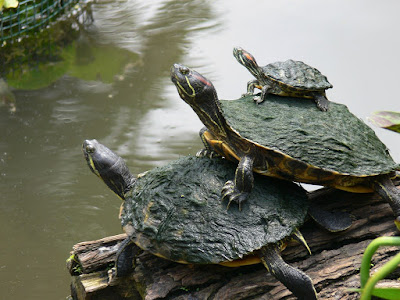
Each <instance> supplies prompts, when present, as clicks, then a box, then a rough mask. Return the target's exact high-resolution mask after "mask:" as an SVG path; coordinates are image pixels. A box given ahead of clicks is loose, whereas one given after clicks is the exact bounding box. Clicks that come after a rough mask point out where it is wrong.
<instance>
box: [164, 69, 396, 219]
mask: <svg viewBox="0 0 400 300" xmlns="http://www.w3.org/2000/svg"><path fill="white" fill-rule="evenodd" d="M171 79H172V81H173V83H174V84H175V85H176V87H177V90H178V93H179V95H180V97H181V98H182V99H183V100H184V101H185V102H186V103H188V104H189V105H190V106H191V107H192V109H193V110H194V111H195V112H196V114H197V115H198V117H199V118H200V120H201V121H202V122H203V124H204V125H205V126H206V128H205V129H202V131H201V132H200V134H201V138H202V140H203V142H204V144H205V146H206V149H208V150H214V151H216V152H217V153H218V154H220V155H222V156H224V157H226V158H228V159H231V160H237V161H239V164H238V167H237V169H236V173H235V180H234V181H232V180H229V181H228V182H227V183H226V184H225V186H224V188H223V190H222V192H223V198H228V199H229V201H235V202H237V203H239V204H240V203H241V202H242V201H244V200H246V198H247V197H248V195H249V193H250V191H251V190H252V187H253V170H254V171H255V172H257V173H261V174H263V175H267V176H272V177H277V178H281V179H286V180H293V181H297V182H304V183H310V184H317V185H324V186H329V187H334V188H337V189H341V190H345V191H350V192H357V193H364V192H373V191H376V192H378V194H379V195H380V196H382V197H383V198H384V199H386V200H387V202H389V204H390V205H391V207H392V209H393V211H394V214H395V216H396V218H399V216H400V192H399V191H398V190H397V189H396V187H395V186H394V184H393V182H392V181H391V179H390V177H391V176H393V175H394V173H395V170H398V169H399V165H398V164H396V163H395V162H394V161H393V159H392V158H391V156H390V155H389V152H388V149H387V148H386V146H385V145H384V144H383V143H382V142H381V141H380V140H379V139H378V137H377V136H376V135H375V133H374V131H373V130H372V129H371V128H370V127H368V126H367V125H366V124H365V123H364V122H362V121H361V120H360V119H358V118H357V117H355V116H354V115H353V114H352V113H350V112H349V110H348V109H347V107H346V106H345V105H342V104H338V103H331V108H330V109H329V111H327V112H325V113H323V114H321V113H320V112H319V111H318V110H313V109H310V106H313V105H314V104H313V103H310V102H308V101H304V100H301V99H298V98H290V97H279V96H274V95H271V96H270V99H269V101H265V102H263V103H261V104H260V105H257V106H255V105H253V96H248V97H246V98H241V99H238V100H218V97H217V93H216V90H215V88H214V86H213V84H212V83H211V82H210V81H209V80H207V79H206V78H205V77H203V76H202V75H200V74H199V73H198V72H196V71H194V70H191V69H189V68H187V67H185V66H182V65H179V64H175V65H174V66H173V67H172V69H171ZM398 221H400V218H399V219H398Z"/></svg>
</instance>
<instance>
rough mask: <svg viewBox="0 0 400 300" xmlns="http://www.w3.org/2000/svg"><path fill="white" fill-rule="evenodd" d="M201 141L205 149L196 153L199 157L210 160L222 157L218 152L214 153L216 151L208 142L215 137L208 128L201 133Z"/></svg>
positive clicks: (204, 128)
mask: <svg viewBox="0 0 400 300" xmlns="http://www.w3.org/2000/svg"><path fill="white" fill-rule="evenodd" d="M199 135H200V139H201V141H202V142H203V145H204V148H203V149H201V150H199V151H198V152H197V153H196V156H197V157H204V156H206V157H209V158H213V157H218V156H221V155H219V154H218V153H217V152H215V151H214V149H213V148H212V147H211V146H210V144H209V143H208V141H210V140H211V139H212V138H213V137H212V134H211V132H210V131H208V129H207V127H203V128H202V129H201V130H200V132H199Z"/></svg>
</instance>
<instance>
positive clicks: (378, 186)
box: [373, 175, 400, 231]
mask: <svg viewBox="0 0 400 300" xmlns="http://www.w3.org/2000/svg"><path fill="white" fill-rule="evenodd" d="M373 187H374V190H375V192H376V193H377V194H378V195H379V196H381V197H382V199H384V200H386V201H387V202H388V203H389V205H390V207H391V208H392V210H393V213H394V215H395V217H396V219H395V222H394V223H395V224H396V227H397V229H398V230H399V231H400V190H399V189H397V188H396V186H395V185H394V184H393V181H392V180H391V179H390V177H389V175H386V176H382V177H380V178H379V179H378V180H375V181H374V183H373Z"/></svg>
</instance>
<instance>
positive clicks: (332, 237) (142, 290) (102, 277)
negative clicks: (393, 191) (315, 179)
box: [68, 189, 400, 300]
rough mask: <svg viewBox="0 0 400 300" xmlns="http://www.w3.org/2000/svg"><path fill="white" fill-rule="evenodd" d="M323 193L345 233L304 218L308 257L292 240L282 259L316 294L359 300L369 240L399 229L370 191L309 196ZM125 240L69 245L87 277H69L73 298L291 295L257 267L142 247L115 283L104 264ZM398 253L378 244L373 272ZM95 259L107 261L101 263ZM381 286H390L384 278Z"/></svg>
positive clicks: (191, 299) (111, 299) (395, 275)
mask: <svg viewBox="0 0 400 300" xmlns="http://www.w3.org/2000/svg"><path fill="white" fill-rule="evenodd" d="M321 193H322V194H324V195H325V197H324V199H320V200H318V202H319V203H320V204H321V206H323V207H324V208H326V209H329V210H341V211H342V210H343V211H346V212H348V213H350V214H351V215H352V218H353V224H352V226H351V227H350V228H349V229H348V230H346V231H344V232H338V233H329V232H327V231H326V230H324V229H322V228H319V227H318V226H317V225H316V224H315V223H314V222H313V221H312V220H310V221H308V222H307V223H306V224H305V225H304V226H303V227H302V228H301V231H302V233H303V235H304V237H305V239H306V240H307V242H308V244H309V246H310V248H311V251H312V255H311V256H310V255H309V254H308V253H307V251H306V250H305V249H304V247H302V246H301V245H298V244H295V243H291V244H289V245H288V247H287V248H286V249H285V250H284V251H283V253H282V256H283V258H284V259H285V260H286V261H287V262H289V263H290V264H291V265H293V266H295V267H298V268H300V269H301V270H303V271H304V272H306V273H307V274H308V275H309V276H310V277H311V278H312V280H313V283H314V285H315V287H316V290H317V292H318V296H319V298H320V299H358V298H359V294H357V293H355V292H350V291H349V289H350V288H358V287H359V286H360V277H359V269H360V264H361V257H362V255H363V253H364V250H365V248H366V246H367V245H368V244H369V243H370V242H371V241H372V240H373V239H374V238H376V237H378V236H393V235H395V234H397V230H396V227H395V225H394V223H393V220H394V217H393V213H392V211H391V209H390V207H389V205H388V204H387V203H384V202H383V201H382V200H381V199H380V198H379V197H378V196H376V195H374V194H353V193H346V192H343V191H338V190H329V189H324V190H322V191H316V192H314V193H312V195H311V196H315V195H318V194H321ZM315 201H317V200H315ZM124 238H125V235H118V236H114V237H108V238H105V239H102V240H99V241H92V242H85V243H80V244H77V245H75V246H74V248H73V251H72V252H71V254H72V255H74V257H77V259H76V260H77V261H79V262H81V263H82V262H83V263H84V264H85V266H84V267H82V270H85V272H86V273H88V274H82V275H79V276H73V280H72V284H71V290H72V292H71V293H72V297H73V299H77V300H88V299H109V300H114V299H118V300H119V299H125V300H126V299H128V300H131V299H135V300H136V299H146V300H152V299H175V300H194V299H210V300H211V299H212V300H217V299H295V298H294V297H293V295H292V294H291V293H290V291H288V290H287V289H286V287H285V286H283V285H282V284H281V283H280V282H278V281H277V280H276V279H275V278H274V277H273V276H272V275H270V274H269V273H268V272H267V271H266V269H265V268H264V267H263V266H262V265H261V264H260V265H253V266H246V267H239V268H228V267H223V266H219V265H182V264H178V263H174V262H170V261H167V260H164V259H161V258H158V257H155V256H153V255H151V254H149V253H146V252H143V253H142V254H141V255H139V256H138V257H137V259H136V268H135V270H134V271H133V273H132V274H131V275H130V276H128V277H126V278H122V279H116V280H115V277H113V271H112V270H110V269H109V266H110V262H112V261H113V256H114V255H115V249H117V248H118V245H119V243H120V242H121V241H122V240H123V239H124ZM99 245H101V246H99ZM105 247H109V249H110V253H111V254H109V255H108V254H107V255H105V254H104V253H101V254H100V253H99V252H101V251H100V249H102V250H103V252H104V251H105V249H106V248H105ZM83 249H85V250H83ZM92 251H93V252H94V253H91V252H92ZM397 252H398V249H397V248H396V247H386V248H382V249H379V251H378V252H377V253H376V254H375V255H374V257H373V264H374V267H373V268H372V272H374V271H375V270H376V269H378V268H380V267H381V266H382V265H383V264H384V263H386V262H387V261H389V260H390V258H392V257H393V256H394V255H395V254H396V253H397ZM100 257H107V259H104V260H103V259H101V260H100V259H99V258H100ZM100 261H101V262H102V263H101V264H103V270H102V271H97V272H95V273H91V272H92V271H91V270H101V267H100V263H99V262H100ZM92 264H93V266H92ZM68 267H69V270H70V273H71V274H76V272H75V273H74V272H73V271H71V268H75V269H76V266H75V267H74V266H73V264H69V265H68ZM399 276H400V272H399V271H396V272H395V273H393V275H392V276H391V278H392V279H396V278H398V277H399ZM385 284H389V285H393V284H394V283H393V282H392V281H390V280H389V281H386V282H385ZM104 297H105V298H104Z"/></svg>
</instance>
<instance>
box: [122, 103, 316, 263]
mask: <svg viewBox="0 0 400 300" xmlns="http://www.w3.org/2000/svg"><path fill="white" fill-rule="evenodd" d="M253 105H254V103H253ZM235 169H236V165H235V164H233V163H231V162H229V161H226V160H222V159H209V158H204V157H203V158H199V157H185V158H182V159H179V160H177V161H174V162H172V163H170V164H168V165H166V166H163V167H159V168H155V169H153V170H151V171H149V172H147V173H145V175H143V176H142V177H139V178H138V179H137V181H136V183H135V185H134V187H133V188H132V190H131V191H130V192H129V194H128V195H127V196H126V200H125V202H124V204H123V214H122V225H123V226H125V225H127V224H131V225H132V226H133V230H134V232H135V233H134V234H133V236H134V237H133V241H135V239H136V243H137V244H139V245H140V246H141V247H142V248H143V249H145V250H149V251H150V252H152V253H155V254H160V255H161V256H164V257H167V258H168V259H171V260H175V261H184V262H188V263H202V264H204V263H220V262H224V261H231V260H236V259H239V258H241V257H243V256H244V255H246V254H250V253H252V252H253V251H255V250H258V249H260V248H262V247H263V246H264V245H266V244H269V243H276V242H278V241H280V240H283V239H285V238H286V237H289V236H290V235H291V234H292V233H293V231H294V230H295V229H296V228H297V227H299V226H300V225H301V224H302V223H303V222H304V219H305V216H306V214H307V209H308V202H307V195H306V193H305V191H304V190H303V189H302V188H301V187H299V186H298V185H296V184H294V183H291V182H286V181H281V180H276V179H272V178H267V177H265V176H256V178H255V182H254V189H253V191H252V193H251V195H250V196H249V201H248V202H247V203H245V204H244V205H243V207H242V210H241V211H239V210H238V209H237V207H235V208H230V209H229V210H227V208H226V203H223V202H221V200H220V199H221V188H222V187H223V185H224V184H225V182H226V181H227V180H228V179H229V178H231V177H232V175H233V174H234V173H235Z"/></svg>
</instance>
